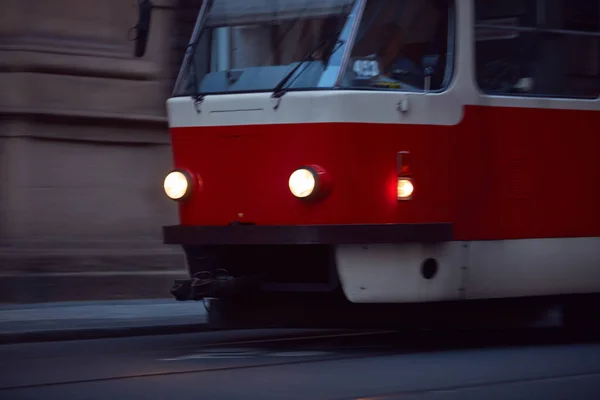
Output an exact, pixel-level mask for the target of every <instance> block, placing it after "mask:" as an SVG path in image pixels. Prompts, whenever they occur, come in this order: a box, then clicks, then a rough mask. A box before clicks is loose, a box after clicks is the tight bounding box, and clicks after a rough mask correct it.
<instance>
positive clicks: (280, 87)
mask: <svg viewBox="0 0 600 400" xmlns="http://www.w3.org/2000/svg"><path fill="white" fill-rule="evenodd" d="M338 37H339V33H338V34H337V35H335V36H333V37H329V38H327V39H325V40H323V41H322V42H321V43H319V44H318V45H316V46H315V48H314V49H312V50H311V51H310V52H309V53H308V55H307V56H306V57H304V58H303V59H302V60H301V61H300V62H299V63H298V65H296V66H295V67H294V68H293V69H292V70H291V71H290V72H288V73H287V74H286V76H284V77H283V79H282V80H281V81H279V83H278V84H277V86H275V87H274V88H273V94H272V95H271V97H272V98H274V99H279V98H281V96H283V95H284V94H285V93H286V92H287V89H284V86H285V84H286V83H287V82H288V81H289V80H290V79H291V78H292V76H294V74H295V73H296V71H298V69H299V68H300V67H301V66H302V65H304V63H306V62H307V61H315V59H314V57H313V54H314V53H315V52H316V51H317V50H320V49H321V48H324V47H325V46H326V45H327V44H329V43H330V42H331V41H332V40H334V39H336V38H338ZM343 44H344V41H343V40H337V41H336V43H335V45H337V46H338V47H335V45H334V49H332V50H331V54H333V53H334V52H335V51H337V49H338V48H339V46H341V45H343Z"/></svg>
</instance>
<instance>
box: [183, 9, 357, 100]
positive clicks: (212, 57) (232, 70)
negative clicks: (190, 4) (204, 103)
mask: <svg viewBox="0 0 600 400" xmlns="http://www.w3.org/2000/svg"><path fill="white" fill-rule="evenodd" d="M210 4H211V6H209V7H208V8H207V14H206V20H205V23H204V25H203V29H202V30H201V35H202V36H201V39H200V41H199V42H198V43H199V45H198V46H197V47H196V48H195V50H194V51H195V53H194V58H193V61H194V62H195V65H189V66H187V67H186V68H187V69H188V71H189V74H188V75H184V76H185V79H186V80H185V83H182V84H180V86H179V87H178V88H176V89H175V94H176V95H184V94H185V95H187V94H189V93H190V90H193V89H194V85H196V86H197V87H198V88H197V92H199V93H201V94H217V93H244V92H256V91H265V90H272V89H273V88H275V87H276V86H277V84H278V83H279V82H281V81H282V79H283V78H284V77H285V76H286V75H287V74H288V73H290V72H291V71H292V70H294V69H295V67H296V66H297V65H298V64H299V63H300V62H302V61H303V60H305V59H307V56H308V55H309V53H311V52H312V56H313V59H312V60H310V61H308V62H304V63H303V66H302V68H299V69H297V70H295V74H294V76H293V77H292V78H291V79H289V80H287V82H288V83H287V85H286V88H289V89H312V88H326V87H333V85H334V83H335V79H336V78H337V76H338V72H339V69H340V65H341V61H342V56H343V54H344V52H345V49H346V46H345V43H347V41H348V40H347V36H348V35H349V33H350V31H351V30H350V28H351V26H352V25H353V24H354V20H353V19H352V18H350V15H351V11H352V10H353V9H356V8H357V3H356V1H355V0H269V1H265V0H214V1H213V2H211V3H210ZM335 39H338V42H336V40H335ZM320 43H326V45H324V46H321V48H319V46H318V45H319V44H320ZM314 49H319V50H318V51H315V50H314ZM186 85H187V86H186Z"/></svg>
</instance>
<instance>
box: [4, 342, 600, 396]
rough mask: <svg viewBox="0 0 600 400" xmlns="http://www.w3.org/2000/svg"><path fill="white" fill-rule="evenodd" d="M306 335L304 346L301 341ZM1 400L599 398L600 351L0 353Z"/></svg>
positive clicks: (481, 347) (146, 349) (13, 349)
mask: <svg viewBox="0 0 600 400" xmlns="http://www.w3.org/2000/svg"><path fill="white" fill-rule="evenodd" d="M301 336H304V337H301ZM0 366H1V369H0V372H1V373H0V398H1V399H4V400H8V399H61V400H64V399H103V400H106V399H110V400H120V399H127V400H132V399H169V400H173V399H177V400H179V399H196V400H197V399H359V398H374V399H391V400H393V399H423V400H429V399H444V400H450V399H452V400H454V399H461V400H464V399H487V400H493V399H538V398H539V399H541V398H543V399H544V400H550V399H578V400H582V399H598V398H600V341H598V342H597V343H596V342H595V341H593V340H587V341H585V342H583V341H581V340H579V341H578V342H572V341H571V342H569V341H565V340H561V339H560V338H555V337H552V335H550V334H549V333H540V332H537V333H536V334H534V335H528V336H521V335H519V336H514V335H503V334H499V333H496V334H494V335H482V334H465V333H454V334H448V333H443V332H442V333H431V332H429V333H427V332H422V333H419V334H417V335H415V334H406V333H405V334H399V333H391V332H378V333H367V332H342V331H338V332H332V331H328V332H326V331H239V332H204V333H194V334H182V335H165V336H146V337H132V338H123V339H102V340H100V339H99V340H77V341H68V342H48V343H31V344H12V345H4V346H0Z"/></svg>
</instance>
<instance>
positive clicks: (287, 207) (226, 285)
mask: <svg viewBox="0 0 600 400" xmlns="http://www.w3.org/2000/svg"><path fill="white" fill-rule="evenodd" d="M143 3H146V4H148V2H147V1H144V2H143ZM599 3H600V2H598V1H587V0H569V2H568V3H567V1H566V0H277V1H261V0H211V1H208V0H207V1H204V2H203V4H202V5H201V8H200V11H199V14H198V18H197V22H196V25H195V28H194V31H193V34H192V37H191V40H190V45H189V47H188V51H187V52H186V54H185V58H184V60H183V63H182V67H181V71H180V74H179V77H178V79H177V82H176V85H175V88H174V91H173V95H172V97H171V98H169V99H168V101H167V110H168V121H169V129H170V135H171V136H170V137H171V141H172V152H173V159H174V165H173V170H172V171H170V172H168V171H167V172H168V174H166V177H165V180H164V191H165V193H166V195H167V196H168V197H169V198H170V199H172V200H173V201H174V202H176V203H177V205H178V209H179V217H180V224H178V225H175V226H166V227H164V228H163V233H164V242H165V243H166V244H169V245H177V246H181V247H182V248H183V250H184V251H185V254H186V256H187V263H188V269H189V275H190V279H189V280H184V281H177V282H175V285H174V287H173V289H172V294H173V296H174V297H175V298H176V299H177V300H205V299H209V300H210V301H209V303H210V307H209V317H210V318H212V320H214V321H217V320H218V321H220V322H222V323H224V324H225V325H227V323H230V324H233V325H235V323H234V322H235V321H238V322H240V326H245V325H244V323H243V322H244V321H245V323H246V325H247V324H248V323H250V322H252V321H258V320H262V321H263V322H262V323H261V324H262V325H260V324H259V325H260V326H267V325H268V326H271V325H273V326H274V325H277V324H275V323H271V322H272V321H274V320H275V319H276V317H275V315H276V314H277V313H276V312H275V311H273V309H275V308H278V307H279V309H280V311H281V310H283V311H282V312H281V313H280V314H281V315H283V314H285V315H287V318H288V319H289V318H295V319H296V320H304V321H307V320H311V318H312V316H314V315H317V314H319V315H321V314H326V316H325V317H323V318H321V319H314V320H312V321H313V322H314V325H319V326H320V325H322V324H324V323H325V322H324V321H328V322H331V321H335V320H338V319H342V317H349V319H352V318H354V320H356V319H357V317H356V315H359V314H360V313H361V312H362V313H363V314H364V315H368V316H372V317H373V318H376V319H377V318H379V319H378V320H379V321H380V322H381V321H382V319H387V318H388V317H383V316H382V315H383V314H381V312H383V311H382V310H384V309H385V310H392V309H394V310H396V308H395V307H396V306H404V307H405V308H404V309H406V310H408V306H414V307H424V306H427V307H429V308H427V310H435V308H431V307H435V306H438V307H449V306H450V305H452V307H453V309H466V308H468V307H470V306H471V305H474V304H491V303H486V301H488V302H489V301H495V302H496V303H494V304H497V303H498V301H500V302H503V301H504V302H505V304H508V303H509V302H512V303H511V304H514V302H519V301H522V302H526V301H528V300H531V301H534V300H535V301H541V300H547V301H548V302H552V303H553V304H555V303H560V304H562V305H568V304H577V309H578V310H581V309H582V308H581V307H583V309H585V308H586V304H587V307H588V308H587V309H588V310H589V303H588V302H589V301H592V300H590V299H596V297H595V295H597V294H598V293H600V112H599V111H600V100H599V98H598V97H599V94H600V40H599V36H600V29H599V27H600V5H599ZM142 14H143V13H142ZM142 19H143V18H142ZM142 25H143V24H142ZM143 36H144V35H143V34H141V35H140V37H142V39H144V40H143V41H144V42H145V38H144V37H143ZM144 45H145V44H143V45H142V46H144ZM589 296H591V297H589ZM575 299H578V300H577V301H579V303H577V302H575V303H574V301H575ZM594 301H596V300H594ZM523 304H524V303H523ZM294 307H295V308H294ZM511 307H512V308H510V309H509V313H510V312H516V311H517V310H520V309H521V306H518V307H514V305H513V306H511ZM565 307H566V306H565ZM443 309H444V310H445V309H446V308H443ZM479 309H480V310H481V309H482V310H484V313H487V314H490V312H491V311H490V310H492V309H491V308H490V307H489V306H488V305H484V306H480V308H479ZM566 309H568V308H563V310H566ZM571 309H573V308H571ZM340 310H343V311H340ZM419 310H424V308H420V309H419ZM511 310H512V311H511ZM394 312H395V313H396V314H395V315H396V317H393V318H394V319H395V320H404V321H406V320H407V319H408V318H403V317H402V316H403V315H408V314H398V312H400V311H394ZM428 312H429V314H430V315H437V316H440V315H442V314H443V315H446V314H445V311H444V312H436V311H428ZM417 314H418V315H420V316H423V315H424V312H423V311H419V312H418V313H417ZM492 314H493V313H492ZM277 315H279V314H277ZM412 315H415V314H412ZM498 316H499V314H496V315H492V317H493V318H497V317H498ZM236 318H237V319H236ZM261 318H262V319H261ZM361 318H362V319H361V321H363V320H366V317H365V318H363V317H361ZM269 321H271V322H269ZM315 321H316V322H315Z"/></svg>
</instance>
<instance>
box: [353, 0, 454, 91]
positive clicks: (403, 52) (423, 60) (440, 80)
mask: <svg viewBox="0 0 600 400" xmlns="http://www.w3.org/2000/svg"><path fill="white" fill-rule="evenodd" d="M452 5H453V2H452V1H449V0H396V1H388V0H368V2H367V5H366V7H365V11H364V15H363V17H362V21H361V23H360V26H359V28H358V32H357V35H356V39H355V43H354V47H353V48H352V51H351V53H350V59H349V63H348V68H347V70H346V71H345V74H344V76H343V79H342V86H343V87H346V88H352V89H392V90H403V91H417V92H422V91H424V90H431V91H438V90H440V89H443V88H444V87H445V86H446V85H447V82H448V80H449V77H450V75H451V72H452V71H451V68H449V67H448V66H451V65H452V61H453V60H452V54H451V52H450V50H449V48H448V46H449V43H450V44H451V43H452V41H449V38H451V39H453V38H452V37H451V35H450V33H451V31H453V26H452V25H451V24H450V23H449V22H450V21H449V19H450V18H449V17H450V15H451V13H450V10H451V7H452Z"/></svg>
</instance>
